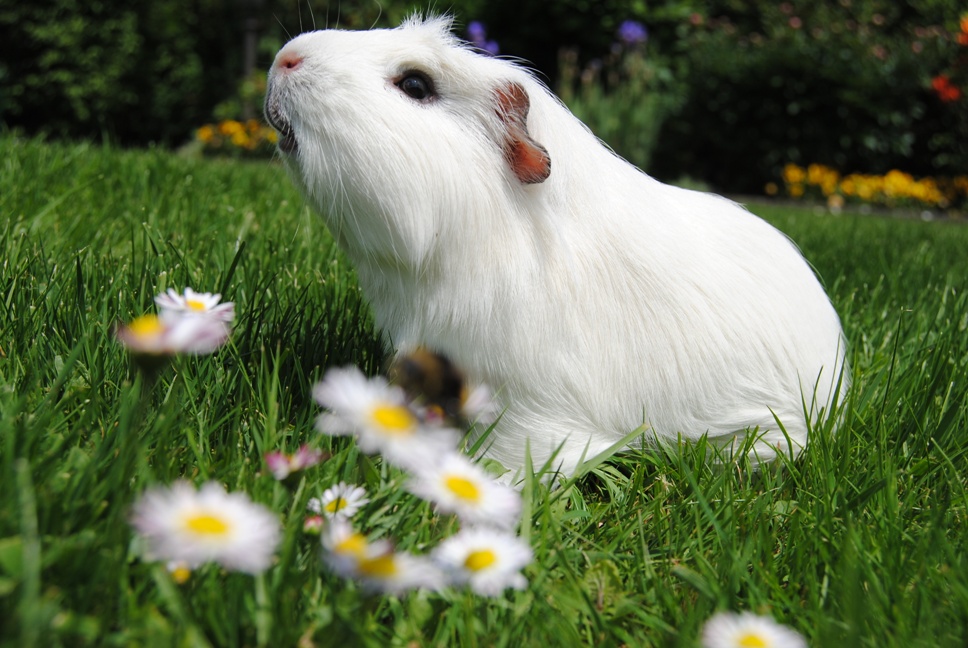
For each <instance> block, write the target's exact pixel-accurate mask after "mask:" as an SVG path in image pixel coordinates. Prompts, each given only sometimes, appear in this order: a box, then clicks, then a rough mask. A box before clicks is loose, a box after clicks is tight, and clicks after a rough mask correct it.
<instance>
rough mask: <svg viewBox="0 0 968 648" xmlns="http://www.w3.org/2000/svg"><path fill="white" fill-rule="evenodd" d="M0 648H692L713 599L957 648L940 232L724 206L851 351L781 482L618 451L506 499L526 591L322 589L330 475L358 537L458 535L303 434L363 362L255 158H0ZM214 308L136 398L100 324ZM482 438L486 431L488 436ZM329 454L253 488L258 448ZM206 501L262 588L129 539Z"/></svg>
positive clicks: (417, 543)
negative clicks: (141, 508)
mask: <svg viewBox="0 0 968 648" xmlns="http://www.w3.org/2000/svg"><path fill="white" fill-rule="evenodd" d="M0 154H2V160H3V161H2V162H0V164H2V173H0V214H2V219H0V250H2V252H0V258H2V262H0V304H2V310H0V489H2V493H3V496H2V500H0V501H2V504H0V618H2V619H3V622H2V624H0V644H2V645H17V646H58V645H64V646H84V645H105V646H112V645H114V646H129V645H149V646H154V645H159V646H172V645H179V646H180V645H185V646H195V645H200V646H204V645H213V646H265V645H268V646H294V645H300V646H312V645H317V646H329V645H362V646H371V645H372V646H387V645H399V646H411V645H433V646H437V645H440V646H450V645H468V646H474V645H480V646H532V645H533V646H549V645H562V646H570V645H603V646H612V645H616V646H617V645H622V644H626V645H629V646H649V645H661V646H695V645H697V644H696V641H697V637H698V634H699V632H700V629H701V627H702V624H703V623H704V622H705V621H706V619H708V618H709V617H710V616H711V615H712V614H713V613H714V612H716V611H718V610H752V611H755V612H758V613H763V614H768V615H771V616H773V617H774V618H776V619H777V620H778V621H780V622H782V623H784V624H787V625H789V626H791V627H793V628H794V629H796V630H797V631H798V632H800V633H802V634H803V635H805V636H806V638H807V639H808V641H809V643H810V645H812V646H835V645H850V646H878V647H882V646H905V647H912V646H963V645H965V643H966V642H968V636H966V635H968V632H966V628H968V564H966V562H968V559H966V551H965V549H966V547H965V545H966V540H968V525H966V514H968V511H966V506H968V498H966V476H968V457H966V450H968V439H966V432H968V420H966V419H968V405H966V391H968V387H966V385H968V381H966V378H968V331H966V328H968V297H966V293H965V288H966V285H965V280H966V278H968V255H966V253H965V252H966V250H968V227H966V226H965V225H964V224H962V223H957V222H921V221H916V220H903V219H896V218H889V217H874V216H864V215H856V214H849V213H845V214H841V215H831V214H829V213H815V212H814V211H813V210H811V209H809V208H791V207H779V206H772V205H753V206H751V209H752V210H753V211H754V212H756V213H758V214H760V215H761V216H763V217H764V218H766V219H767V220H769V221H771V222H773V223H774V224H776V225H777V226H778V227H779V228H780V229H782V230H783V231H785V232H786V233H787V234H789V235H790V236H791V238H792V239H793V240H794V241H796V242H797V244H798V245H799V246H800V247H801V249H802V250H803V252H804V254H805V255H806V257H807V258H808V259H809V260H810V262H811V263H812V264H813V265H814V267H815V268H816V270H817V272H818V273H819V275H820V276H821V277H822V280H823V282H824V284H825V285H826V287H827V289H828V291H829V293H830V295H831V298H832V300H833V302H834V304H835V306H836V308H837V310H838V312H839V313H840V314H841V317H842V319H843V322H844V326H845V330H846V333H847V336H848V340H849V347H850V348H849V354H850V358H851V363H852V366H853V373H854V387H853V389H852V392H851V396H850V399H849V401H848V404H847V406H846V409H845V412H844V419H843V420H844V422H843V426H842V427H841V429H840V431H839V432H838V433H837V434H836V435H832V434H831V433H830V431H829V430H828V429H817V430H815V431H814V435H813V436H812V440H811V445H810V447H809V448H808V449H807V451H806V452H805V453H803V455H802V456H801V457H800V458H799V459H797V460H796V461H794V462H792V463H791V462H784V463H783V465H779V466H776V467H773V468H770V469H767V470H761V471H753V470H750V468H749V466H748V465H744V464H738V465H730V466H728V467H722V466H715V465H711V464H710V463H708V462H706V461H704V459H703V456H704V454H705V450H704V448H703V447H701V445H700V446H693V447H681V448H666V449H661V450H660V449H646V450H643V451H641V452H635V453H627V454H622V455H618V456H616V457H613V458H612V459H610V460H608V461H607V462H605V463H602V464H600V465H597V466H594V467H589V470H588V472H587V473H586V474H585V475H583V476H582V477H581V478H579V479H578V480H576V481H573V482H569V483H567V484H565V485H564V486H562V487H560V488H557V489H555V490H553V491H549V490H548V489H547V488H546V487H544V486H542V485H540V484H537V483H529V484H528V485H527V487H526V488H525V489H524V492H523V496H524V506H525V515H524V520H523V523H522V527H521V530H520V533H521V535H522V537H523V538H525V539H527V540H528V541H529V542H530V544H531V546H532V548H533V551H534V562H533V563H532V564H531V566H529V567H528V568H527V569H526V570H525V572H524V573H525V575H526V576H527V578H528V580H529V586H528V588H527V589H525V590H523V591H508V592H507V593H506V594H505V595H504V596H501V597H496V598H484V597H481V596H476V595H474V594H471V593H469V592H467V591H464V590H458V589H450V590H446V591H444V592H441V593H428V592H418V593H411V594H406V595H401V596H381V595H372V594H369V593H367V592H365V591H363V590H362V589H361V588H360V587H359V586H358V585H357V584H356V583H354V582H352V581H344V580H342V579H341V578H339V577H338V576H336V575H334V574H332V573H330V572H329V571H328V570H327V569H326V568H325V566H324V565H323V562H322V560H321V559H320V549H319V538H318V537H315V536H312V535H309V534H306V533H304V532H303V528H302V525H303V518H304V516H305V508H306V503H307V500H308V499H309V498H310V497H312V496H317V495H319V494H320V493H321V492H322V491H323V490H324V489H325V488H326V487H327V486H329V485H331V484H333V483H335V482H337V481H339V480H345V481H348V482H353V483H357V484H361V485H364V486H366V488H367V490H368V491H369V493H370V497H371V499H372V502H371V503H370V504H369V505H367V506H366V507H365V508H364V510H363V512H362V517H361V518H360V519H361V520H363V521H362V522H361V525H362V526H363V527H365V530H366V531H367V532H368V533H370V534H371V536H372V537H392V538H394V539H395V540H396V541H397V543H398V545H399V546H400V547H401V548H403V549H408V550H412V551H415V552H423V551H426V550H427V549H428V548H429V547H431V546H433V545H434V544H436V543H438V542H439V541H440V540H441V539H442V538H445V537H447V536H449V535H451V534H453V533H454V531H455V529H456V527H457V523H456V522H455V521H454V520H453V519H451V518H449V517H447V516H439V515H435V514H434V513H433V511H432V510H431V508H430V507H429V505H427V504H425V503H423V502H421V501H419V500H416V499H415V498H414V497H412V496H411V495H409V494H408V493H406V492H405V491H404V490H403V488H402V483H403V477H402V475H401V473H400V472H399V471H397V470H396V469H393V468H390V467H388V466H387V465H385V464H383V463H382V462H381V461H379V460H378V459H374V458H372V457H369V456H366V455H363V454H361V453H360V452H359V451H358V449H357V448H356V447H355V445H354V444H353V442H352V441H351V440H350V439H347V438H335V439H334V438H330V437H323V436H320V435H318V434H317V433H316V431H315V429H314V421H315V418H316V416H317V414H318V413H319V408H318V406H317V405H316V404H315V403H314V402H313V400H312V398H311V395H310V390H311V387H312V385H313V384H314V383H315V382H317V381H318V380H319V379H320V378H321V377H322V375H323V373H324V372H325V370H326V369H327V368H328V367H333V366H342V365H346V364H353V365H357V366H360V367H361V368H363V369H364V370H365V371H366V372H368V373H374V372H378V371H381V370H382V369H383V368H384V367H385V363H386V359H387V358H386V355H385V353H384V351H383V350H382V347H381V344H380V342H379V338H378V337H377V335H376V333H375V332H374V331H373V329H372V323H371V320H370V317H369V314H368V311H367V307H366V305H365V302H364V301H363V300H362V297H361V295H360V293H359V290H358V289H357V287H356V284H355V279H354V275H353V271H352V269H351V268H350V267H349V265H348V264H347V262H346V260H345V259H344V258H343V257H342V255H341V254H340V253H339V251H338V250H337V249H336V248H335V247H334V245H333V242H332V240H331V238H330V237H329V235H328V233H327V232H326V231H325V228H324V227H323V226H322V223H321V220H320V219H319V218H318V217H316V216H315V215H313V214H311V213H310V212H309V211H308V210H307V209H306V207H305V206H304V204H303V202H302V200H301V199H300V197H299V196H298V194H297V193H296V192H295V191H294V189H293V188H292V187H291V184H290V183H289V181H288V179H287V178H286V175H285V173H284V171H283V170H282V169H281V168H280V167H279V166H278V165H276V164H274V163H271V162H266V161H254V162H237V161H211V160H189V159H184V158H180V157H177V156H174V155H172V154H170V153H168V152H165V151H161V150H153V151H120V150H116V149H110V148H104V147H100V146H95V145H52V144H45V143H42V142H39V141H36V140H18V139H16V138H14V137H12V136H10V135H5V136H2V137H0ZM185 286H191V287H193V288H195V289H197V290H204V291H212V292H220V293H222V295H223V298H224V299H227V300H231V301H233V302H235V305H236V312H237V319H236V322H235V327H234V334H233V337H232V339H231V341H230V343H229V344H228V345H227V346H226V347H224V348H223V349H222V350H220V351H219V352H218V353H216V354H214V355H212V356H199V357H183V358H178V359H176V360H175V362H174V363H173V366H171V367H168V368H167V369H165V370H164V371H162V372H161V373H160V374H159V376H158V377H157V379H156V380H154V381H148V380H145V379H144V378H143V377H138V375H137V373H136V372H135V371H134V369H133V368H132V366H131V363H130V362H129V357H128V356H127V354H126V352H125V351H124V349H122V348H121V346H120V345H119V344H118V343H117V342H116V341H115V336H114V331H115V329H116V326H117V325H118V323H119V322H121V321H128V320H130V319H132V318H134V317H137V316H139V315H141V314H144V313H146V312H150V311H152V310H153V297H154V296H155V295H156V294H158V293H161V292H163V291H164V290H165V289H167V288H169V287H174V288H175V289H177V290H181V289H182V288H183V287H185ZM494 433H495V434H500V424H498V427H497V429H496V430H495V431H494ZM306 442H308V443H311V444H312V445H314V446H315V447H319V448H321V449H323V450H326V451H327V452H329V453H331V454H332V457H331V458H330V459H329V460H327V461H325V462H323V463H322V464H320V465H319V466H317V467H314V468H312V469H310V470H308V471H306V472H305V473H302V474H301V475H300V476H298V477H297V478H296V479H295V480H290V481H288V482H285V483H283V482H279V481H276V480H275V479H273V477H272V476H271V475H270V474H269V473H268V471H267V470H266V467H265V464H264V463H263V455H264V454H265V453H266V452H269V451H271V450H275V449H284V450H287V451H290V452H292V451H294V450H295V449H296V448H297V447H299V445H300V444H302V443H306ZM180 477H185V478H187V479H189V480H192V481H193V482H195V483H201V482H203V481H206V480H216V481H218V482H221V483H222V484H224V485H225V486H226V487H227V488H228V489H229V490H232V491H244V492H247V493H248V494H249V496H250V497H251V498H252V499H253V500H255V501H257V502H260V503H262V504H264V505H266V506H267V507H269V508H270V509H271V510H273V511H275V512H276V514H277V515H278V516H279V519H280V520H281V521H282V524H283V540H282V545H281V547H280V549H279V551H278V552H277V557H276V562H275V565H274V566H273V567H271V568H270V569H269V570H268V571H266V572H265V573H263V574H260V575H257V576H250V575H247V574H242V573H231V572H228V571H226V570H224V569H221V568H219V567H218V566H215V565H210V566H206V567H202V568H200V569H198V570H196V571H195V572H194V573H192V575H191V577H190V578H189V579H188V580H187V582H185V583H184V584H179V583H177V582H176V580H175V579H174V578H173V576H172V574H170V573H169V571H168V570H167V569H166V566H165V565H164V564H162V563H153V562H150V561H147V560H145V559H143V557H142V553H141V548H140V546H139V544H138V542H137V541H136V539H135V537H134V534H133V532H132V529H131V526H130V525H129V516H130V510H131V506H132V503H133V502H134V501H135V500H136V499H137V498H138V496H139V494H140V493H142V492H143V491H144V490H145V489H146V488H147V487H149V486H150V485H153V484H158V483H160V484H168V483H171V482H173V481H175V480H176V479H178V478H180Z"/></svg>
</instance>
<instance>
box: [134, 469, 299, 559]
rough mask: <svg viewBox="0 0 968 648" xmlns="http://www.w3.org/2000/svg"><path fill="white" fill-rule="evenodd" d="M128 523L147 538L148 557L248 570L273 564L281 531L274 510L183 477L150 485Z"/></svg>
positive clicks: (241, 496) (213, 484)
mask: <svg viewBox="0 0 968 648" xmlns="http://www.w3.org/2000/svg"><path fill="white" fill-rule="evenodd" d="M131 524H132V525H133V526H134V528H135V530H136V531H137V532H138V534H139V535H140V536H141V537H143V538H144V539H145V541H146V542H147V545H148V549H147V557H148V558H149V559H151V560H166V561H176V562H182V563H185V564H186V565H187V566H189V567H190V568H193V567H196V566H198V565H200V564H202V563H205V562H217V563H220V564H221V565H223V566H224V567H227V568H228V569H234V570H238V571H243V572H249V573H258V572H261V571H264V570H265V569H266V568H268V567H269V565H271V564H272V556H273V553H274V552H275V550H276V547H277V546H278V544H279V540H280V535H281V534H280V528H279V519H278V518H277V517H276V515H275V514H274V513H273V512H272V511H270V510H269V509H267V508H265V507H264V506H262V505H260V504H255V503H254V502H252V501H251V500H250V499H249V498H248V497H247V496H246V495H245V494H244V493H226V492H225V489H223V488H222V486H221V485H219V484H217V483H215V482H208V483H206V484H203V485H202V487H201V488H200V489H199V490H195V488H194V487H193V486H192V485H191V484H189V483H188V482H186V481H179V482H176V483H174V484H172V485H171V487H168V488H165V487H157V488H153V489H150V490H148V491H147V492H146V493H144V494H143V495H142V496H141V498H140V499H139V500H138V501H137V502H136V503H135V505H134V510H133V512H132V516H131Z"/></svg>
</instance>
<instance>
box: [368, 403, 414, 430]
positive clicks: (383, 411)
mask: <svg viewBox="0 0 968 648" xmlns="http://www.w3.org/2000/svg"><path fill="white" fill-rule="evenodd" d="M372 417H373V421H374V422H375V423H376V424H377V425H379V426H380V428H381V429H382V430H383V431H384V432H387V433H389V434H401V435H405V434H410V433H412V432H413V431H414V429H415V428H416V426H417V419H416V418H414V415H413V414H412V413H411V412H410V410H408V409H407V408H406V407H404V406H403V405H377V406H376V407H374V408H373V413H372Z"/></svg>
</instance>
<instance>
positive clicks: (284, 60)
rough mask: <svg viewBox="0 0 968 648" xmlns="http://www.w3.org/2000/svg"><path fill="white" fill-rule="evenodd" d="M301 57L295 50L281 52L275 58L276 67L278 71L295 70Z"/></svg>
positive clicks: (300, 63)
mask: <svg viewBox="0 0 968 648" xmlns="http://www.w3.org/2000/svg"><path fill="white" fill-rule="evenodd" d="M302 62H303V57H302V56H300V55H299V54H296V53H295V52H290V53H288V54H282V55H281V56H279V58H277V59H276V68H277V69H278V70H280V71H286V70H295V69H296V68H297V67H299V66H300V65H302Z"/></svg>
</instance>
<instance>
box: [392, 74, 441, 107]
mask: <svg viewBox="0 0 968 648" xmlns="http://www.w3.org/2000/svg"><path fill="white" fill-rule="evenodd" d="M397 87H398V88H400V89H401V90H403V92H404V93H405V94H406V95H407V96H408V97H410V98H411V99H416V100H417V101H427V100H428V99H431V98H433V97H434V96H435V95H436V93H435V92H434V84H433V82H432V81H431V80H430V78H429V77H427V75H425V74H422V73H420V72H407V73H406V74H404V75H403V76H402V77H400V79H399V80H398V81H397Z"/></svg>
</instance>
